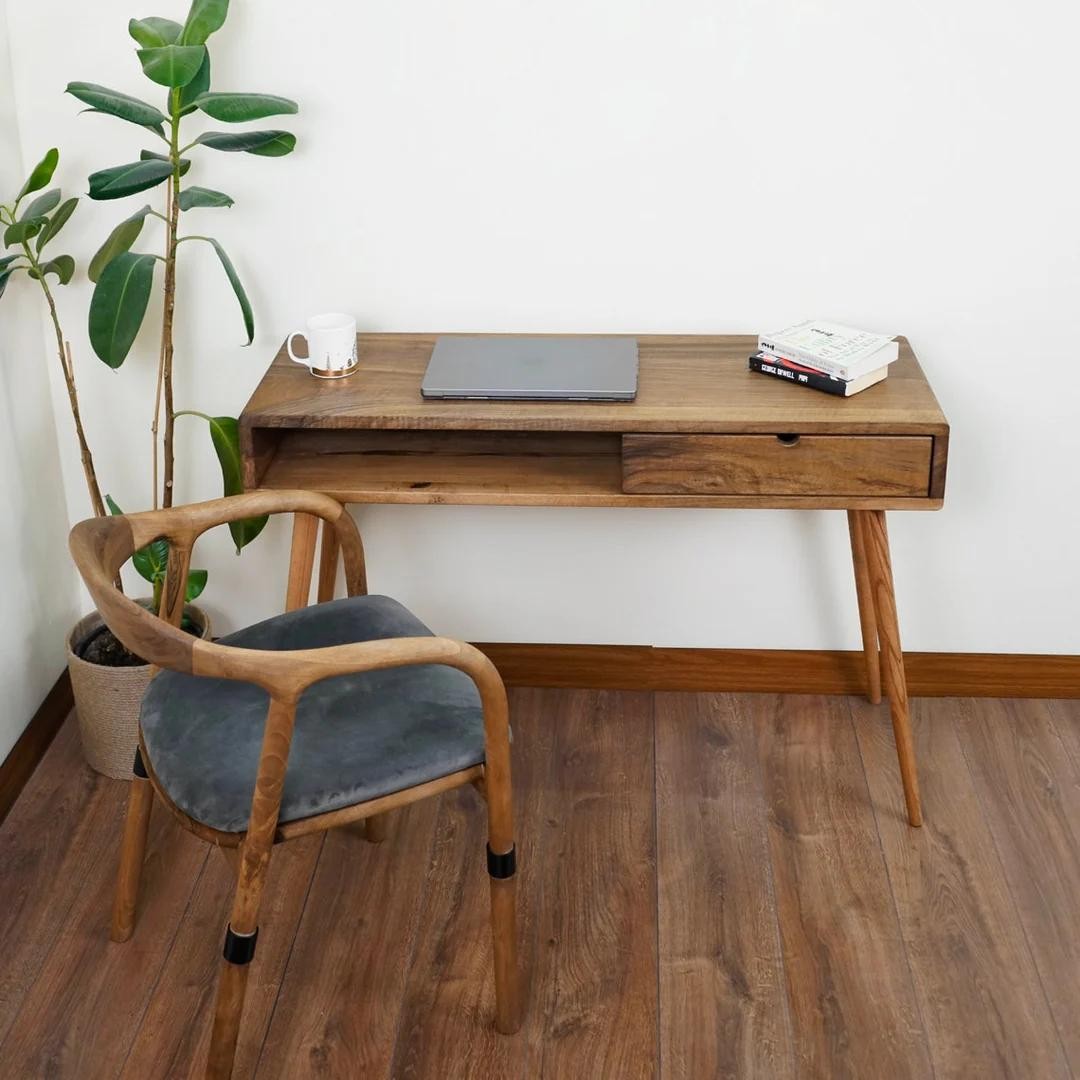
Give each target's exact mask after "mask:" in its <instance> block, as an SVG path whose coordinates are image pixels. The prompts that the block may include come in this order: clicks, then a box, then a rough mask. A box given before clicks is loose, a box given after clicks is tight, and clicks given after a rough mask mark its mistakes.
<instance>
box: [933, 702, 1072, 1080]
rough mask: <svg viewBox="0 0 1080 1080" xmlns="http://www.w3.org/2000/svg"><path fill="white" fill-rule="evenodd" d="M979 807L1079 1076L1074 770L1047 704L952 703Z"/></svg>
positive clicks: (1066, 1047)
mask: <svg viewBox="0 0 1080 1080" xmlns="http://www.w3.org/2000/svg"><path fill="white" fill-rule="evenodd" d="M953 715H954V716H955V717H956V723H957V734H958V736H959V740H960V743H961V746H962V748H963V752H964V757H965V758H966V760H967V764H968V768H969V769H970V772H971V775H972V778H973V780H974V782H975V789H976V791H977V793H978V796H979V804H980V807H981V809H982V813H983V815H984V816H985V818H986V821H987V823H988V824H989V826H990V831H991V832H992V833H993V835H994V839H995V841H996V842H997V848H998V854H999V856H1000V858H1001V862H1002V865H1003V866H1004V867H1005V873H1006V876H1007V878H1008V882H1009V886H1010V888H1011V890H1012V895H1013V898H1014V899H1015V901H1016V906H1017V908H1018V910H1019V912H1020V918H1021V921H1022V923H1023V925H1024V930H1025V933H1026V937H1027V942H1028V945H1029V947H1030V950H1031V953H1032V955H1033V957H1034V959H1035V965H1036V967H1037V968H1038V970H1039V973H1040V977H1041V980H1042V984H1043V988H1044V990H1045V992H1046V994H1047V997H1048V1000H1049V1002H1050V1008H1051V1010H1052V1011H1053V1014H1054V1017H1055V1019H1056V1021H1057V1029H1058V1033H1059V1035H1060V1037H1061V1040H1062V1042H1063V1044H1064V1047H1065V1052H1066V1054H1067V1056H1068V1058H1069V1064H1070V1066H1071V1068H1072V1071H1073V1073H1074V1074H1080V1023H1078V1022H1077V1018H1078V1017H1080V773H1078V772H1077V771H1076V769H1075V766H1074V764H1073V762H1072V760H1071V758H1070V756H1069V754H1068V752H1067V751H1066V749H1065V745H1064V744H1063V742H1062V739H1061V737H1060V736H1059V735H1058V732H1057V730H1056V729H1055V726H1054V721H1053V716H1052V710H1051V706H1050V704H1049V702H1046V701H996V700H990V701H983V700H980V701H974V700H970V699H968V700H964V701H958V702H956V703H955V707H954V712H953Z"/></svg>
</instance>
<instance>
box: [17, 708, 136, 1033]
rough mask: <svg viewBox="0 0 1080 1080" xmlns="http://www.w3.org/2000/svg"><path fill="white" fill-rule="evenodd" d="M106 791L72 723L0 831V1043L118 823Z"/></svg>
mask: <svg viewBox="0 0 1080 1080" xmlns="http://www.w3.org/2000/svg"><path fill="white" fill-rule="evenodd" d="M109 787H110V785H109V782H108V781H107V780H104V779H102V778H100V777H98V775H97V774H96V773H94V772H92V771H91V770H90V769H89V768H87V766H86V765H84V764H83V760H82V751H81V749H80V747H79V735H78V731H77V730H76V728H75V724H74V722H73V721H72V719H71V718H69V719H68V721H67V722H66V723H65V724H64V726H63V727H62V728H61V729H60V731H59V732H58V733H57V735H56V738H55V739H54V740H53V742H52V745H51V746H50V747H49V749H48V750H47V751H46V753H45V756H44V757H43V758H42V760H41V762H40V763H39V765H38V767H37V770H36V771H35V772H34V774H33V776H32V777H31V778H30V781H29V782H28V783H27V785H26V787H25V788H24V789H23V791H22V793H21V795H20V796H19V798H18V800H17V801H16V803H15V805H14V807H13V808H12V810H11V813H10V814H9V815H8V817H7V820H6V821H5V822H4V827H3V829H0V880H2V881H3V903H2V904H0V957H3V963H0V1043H2V1042H3V1040H4V1037H5V1036H6V1035H7V1033H8V1031H9V1029H10V1028H11V1025H12V1024H13V1023H14V1022H15V1017H16V1015H17V1014H18V1012H19V1007H20V1005H21V1004H22V1001H23V998H24V997H25V995H26V993H27V991H28V990H29V989H30V987H31V985H32V984H33V982H34V979H35V978H37V974H38V971H39V969H40V967H41V965H42V963H44V961H45V957H46V956H47V955H48V952H49V949H50V948H51V947H52V945H53V944H54V942H55V941H56V937H57V934H58V933H60V932H61V931H62V928H63V927H64V925H65V922H66V920H67V916H68V912H70V910H71V908H72V905H73V904H74V903H75V901H76V899H77V898H78V896H79V894H80V893H81V892H82V889H83V882H84V881H85V878H86V875H87V873H88V872H89V871H90V870H91V868H92V867H93V865H94V863H95V862H97V861H98V860H100V858H101V851H102V849H103V848H105V847H106V845H105V844H104V842H103V836H109V835H111V834H110V830H111V829H112V828H113V827H114V826H115V823H116V811H117V801H116V798H115V793H114V792H112V791H110V790H109Z"/></svg>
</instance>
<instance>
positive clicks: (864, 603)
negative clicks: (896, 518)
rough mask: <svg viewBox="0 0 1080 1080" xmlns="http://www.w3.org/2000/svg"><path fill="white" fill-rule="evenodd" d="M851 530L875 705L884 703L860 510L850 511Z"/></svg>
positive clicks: (868, 693) (870, 695)
mask: <svg viewBox="0 0 1080 1080" xmlns="http://www.w3.org/2000/svg"><path fill="white" fill-rule="evenodd" d="M847 516H848V531H849V532H850V533H851V562H852V565H853V566H854V567H855V594H856V596H857V597H858V599H859V625H860V627H861V629H862V644H863V653H864V655H865V656H866V696H867V698H869V699H870V703H871V704H872V705H877V704H879V703H880V702H881V666H880V662H879V659H878V631H877V616H876V615H875V614H874V593H873V586H872V585H871V584H870V561H869V559H868V558H867V556H866V539H865V537H864V535H863V526H862V522H861V521H860V519H859V512H858V511H857V510H849V511H848V512H847Z"/></svg>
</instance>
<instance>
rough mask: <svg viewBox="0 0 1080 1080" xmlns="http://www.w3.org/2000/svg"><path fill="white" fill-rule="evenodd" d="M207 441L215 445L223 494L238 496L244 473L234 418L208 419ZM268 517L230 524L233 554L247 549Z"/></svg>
mask: <svg viewBox="0 0 1080 1080" xmlns="http://www.w3.org/2000/svg"><path fill="white" fill-rule="evenodd" d="M206 420H207V422H208V423H209V425H210V441H211V442H212V443H213V444H214V451H215V452H216V453H217V458H218V462H219V464H220V465H221V481H222V486H223V490H224V493H225V494H226V495H239V494H241V493H242V492H243V490H244V474H243V469H242V464H241V457H240V425H239V424H238V423H237V421H236V418H235V417H233V416H208V417H206ZM266 522H267V515H265V514H264V515H262V516H261V517H253V518H242V519H241V520H240V521H230V522H229V532H230V533H232V538H233V543H235V544H236V553H237V554H238V555H239V554H240V550H241V549H242V548H244V547H246V546H247V545H248V544H250V543H251V541H252V540H254V539H255V537H256V536H258V535H259V533H261V532H262V531H263V528H264V527H265V525H266Z"/></svg>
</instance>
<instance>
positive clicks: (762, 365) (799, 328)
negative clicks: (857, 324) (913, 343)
mask: <svg viewBox="0 0 1080 1080" xmlns="http://www.w3.org/2000/svg"><path fill="white" fill-rule="evenodd" d="M899 355H900V346H899V344H898V343H897V342H896V341H894V340H893V339H892V338H889V337H886V336H885V335H884V334H871V333H868V332H867V331H865V330H854V329H852V327H850V326H840V325H839V324H838V323H828V322H813V321H810V322H801V323H798V324H796V325H795V326H789V327H788V328H787V329H786V330H781V331H779V333H776V334H762V335H761V336H760V337H759V338H758V351H757V352H756V353H754V355H753V356H751V357H750V370H751V371H758V372H760V373H761V374H762V375H771V376H772V377H773V378H775V379H787V380H788V382H792V383H795V385H796V386H809V387H810V388H811V389H812V390H824V391H825V393H827V394H839V395H840V396H841V397H851V395H852V394H857V393H859V392H860V391H861V390H865V389H867V388H868V387H870V386H873V385H874V384H875V383H879V382H881V380H882V379H884V378H885V376H886V375H888V374H889V365H890V364H891V363H892V362H893V361H894V360H896V358H897V357H898V356H899Z"/></svg>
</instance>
